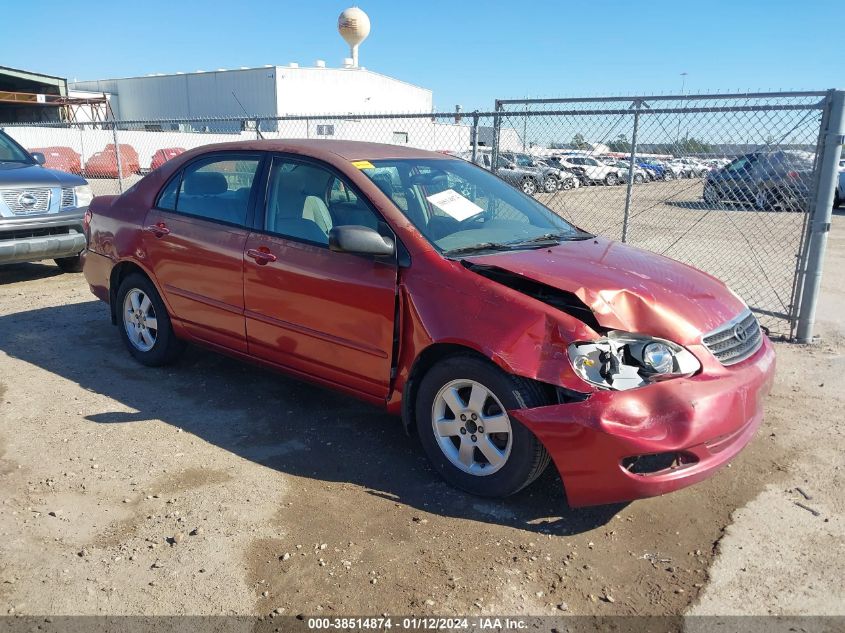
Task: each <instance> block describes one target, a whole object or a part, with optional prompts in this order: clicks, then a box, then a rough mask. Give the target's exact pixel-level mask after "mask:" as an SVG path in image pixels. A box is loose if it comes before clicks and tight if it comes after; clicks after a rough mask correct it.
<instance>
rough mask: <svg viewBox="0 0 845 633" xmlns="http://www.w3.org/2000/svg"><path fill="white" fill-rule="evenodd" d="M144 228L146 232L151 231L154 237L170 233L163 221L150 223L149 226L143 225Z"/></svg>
mask: <svg viewBox="0 0 845 633" xmlns="http://www.w3.org/2000/svg"><path fill="white" fill-rule="evenodd" d="M144 230H145V231H146V232H147V233H152V234H153V235H155V236H156V237H164V236H165V235H170V229H168V228H167V226H166V225H165V224H164V222H159V223H158V224H151V225H149V226H145V227H144Z"/></svg>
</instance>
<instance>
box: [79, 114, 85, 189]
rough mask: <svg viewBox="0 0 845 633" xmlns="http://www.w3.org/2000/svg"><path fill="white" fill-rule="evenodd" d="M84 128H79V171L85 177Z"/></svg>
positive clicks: (82, 126) (81, 126)
mask: <svg viewBox="0 0 845 633" xmlns="http://www.w3.org/2000/svg"><path fill="white" fill-rule="evenodd" d="M85 161H86V159H85V126H84V125H80V126H79V170H80V171H81V172H82V176H83V177H84V176H85Z"/></svg>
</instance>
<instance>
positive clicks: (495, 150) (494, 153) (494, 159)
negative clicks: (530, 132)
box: [490, 99, 502, 174]
mask: <svg viewBox="0 0 845 633" xmlns="http://www.w3.org/2000/svg"><path fill="white" fill-rule="evenodd" d="M501 111H502V103H501V102H500V101H499V100H498V99H496V108H495V112H494V113H493V142H492V147H491V151H490V171H492V172H493V173H494V174H495V173H496V167H497V166H498V164H499V133H500V132H501V131H502V115H501V114H500V113H501Z"/></svg>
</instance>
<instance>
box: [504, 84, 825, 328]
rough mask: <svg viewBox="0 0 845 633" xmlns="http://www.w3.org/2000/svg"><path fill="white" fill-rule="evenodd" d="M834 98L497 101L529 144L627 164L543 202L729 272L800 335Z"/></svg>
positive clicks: (775, 323)
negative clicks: (809, 244) (804, 277)
mask: <svg viewBox="0 0 845 633" xmlns="http://www.w3.org/2000/svg"><path fill="white" fill-rule="evenodd" d="M831 96H832V93H831V92H800V93H756V94H736V95H675V96H666V95H660V96H643V97H624V98H623V97H614V98H593V99H532V100H506V101H498V102H497V103H496V112H497V118H498V119H499V121H498V123H497V127H500V128H501V129H502V130H506V129H511V130H516V132H517V133H518V134H519V136H520V138H521V140H522V143H523V144H524V151H526V152H530V153H534V154H538V150H537V148H550V149H551V150H552V151H555V152H568V153H572V154H571V156H570V160H569V161H568V162H569V163H570V164H574V163H583V162H586V163H588V165H589V164H591V163H593V162H601V161H596V160H590V159H597V158H598V157H602V158H605V159H606V158H607V157H618V158H619V159H620V161H621V162H620V163H619V164H618V165H614V166H616V167H619V168H621V172H617V173H616V174H614V175H612V176H609V174H611V173H613V172H610V171H608V170H607V169H605V168H604V167H586V169H587V171H589V170H590V169H592V171H593V173H592V174H589V173H588V174H587V176H588V177H589V180H590V182H591V184H590V185H589V186H585V187H580V188H579V189H577V190H575V191H565V192H556V193H553V194H548V195H545V196H542V195H541V198H542V199H543V202H545V203H546V204H547V205H549V206H551V207H553V208H554V209H555V210H556V211H558V212H559V213H560V214H561V215H563V216H564V217H566V218H568V219H570V220H572V221H573V222H574V223H575V224H577V225H578V226H581V227H582V228H585V229H588V230H590V231H592V232H596V233H601V234H603V235H607V236H609V237H612V238H615V239H619V240H622V241H625V242H628V243H630V244H633V245H635V246H639V247H642V248H646V249H648V250H651V251H654V252H656V253H660V254H662V255H666V256H668V257H671V258H673V259H677V260H680V261H683V262H685V263H688V264H691V265H693V266H695V267H697V268H700V269H702V270H705V271H707V272H709V273H711V274H713V275H715V276H716V277H719V278H720V279H722V280H724V281H726V282H727V283H728V284H729V285H730V287H731V288H732V289H733V290H734V291H735V292H736V293H737V294H739V295H740V296H741V297H742V298H743V299H745V301H747V302H748V304H749V306H750V307H751V308H752V309H753V310H754V311H755V312H756V313H757V315H758V318H759V319H760V322H761V323H762V324H763V325H764V326H766V327H767V328H768V329H769V330H770V332H771V333H772V334H773V335H781V336H784V337H788V338H792V337H793V336H794V334H795V327H796V321H797V318H798V307H799V305H798V304H799V298H800V294H799V293H800V288H801V283H800V279H801V273H802V271H803V261H804V257H805V249H804V245H805V243H806V232H807V229H808V218H809V217H810V210H811V209H812V207H813V204H814V202H815V199H816V192H817V189H818V180H819V177H820V173H819V165H820V157H821V154H822V152H821V149H822V142H823V140H824V139H823V134H822V129H823V123H824V121H823V118H824V116H823V115H824V113H825V112H826V109H827V108H828V106H829V104H830V100H831ZM545 153H549V152H547V151H546V150H541V151H540V152H539V154H545ZM581 156H583V157H585V158H586V161H585V160H581V159H580V158H577V157H581ZM742 156H746V157H747V158H746V159H744V160H743V159H742V158H739V159H738V160H735V159H737V158H738V157H742ZM573 158H574V160H573ZM658 161H659V162H658ZM730 161H735V162H733V163H731V162H730ZM755 163H756V164H755ZM667 164H668V167H666V165H667ZM726 165H727V166H728V167H727V170H728V171H725V170H724V168H725V166H726ZM720 168H721V169H722V171H721V172H716V171H714V172H713V175H711V176H710V177H709V178H708V174H709V173H710V171H708V170H718V169H720ZM717 173H718V174H719V175H721V176H722V177H721V179H720V180H718V181H714V182H715V185H714V186H710V185H708V181H709V180H710V178H713V176H715V175H716V174H717ZM619 174H621V175H619ZM620 181H621V184H618V185H608V184H607V183H608V182H613V183H616V182H620ZM598 183H603V184H598Z"/></svg>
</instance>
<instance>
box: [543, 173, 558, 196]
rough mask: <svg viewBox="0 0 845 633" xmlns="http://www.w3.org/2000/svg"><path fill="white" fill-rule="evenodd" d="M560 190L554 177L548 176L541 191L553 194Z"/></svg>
mask: <svg viewBox="0 0 845 633" xmlns="http://www.w3.org/2000/svg"><path fill="white" fill-rule="evenodd" d="M559 188H560V183H559V182H558V180H557V178H555V177H554V176H549V177H548V178H546V179H545V180H544V181H543V191H545V192H546V193H554V192H555V191H557V190H558V189H559Z"/></svg>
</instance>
